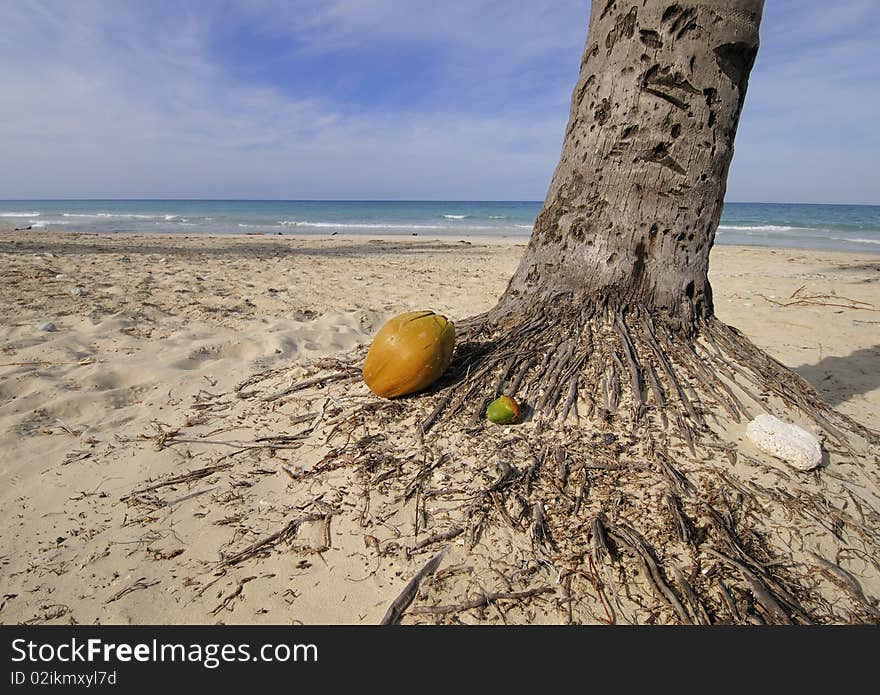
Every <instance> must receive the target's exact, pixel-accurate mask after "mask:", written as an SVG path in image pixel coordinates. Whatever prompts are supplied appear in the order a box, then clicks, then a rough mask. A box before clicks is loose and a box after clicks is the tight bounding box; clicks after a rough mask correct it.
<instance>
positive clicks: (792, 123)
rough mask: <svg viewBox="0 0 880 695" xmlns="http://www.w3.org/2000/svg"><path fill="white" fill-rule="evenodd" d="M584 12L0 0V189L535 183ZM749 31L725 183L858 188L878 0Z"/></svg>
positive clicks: (371, 3) (836, 194)
mask: <svg viewBox="0 0 880 695" xmlns="http://www.w3.org/2000/svg"><path fill="white" fill-rule="evenodd" d="M829 8H830V9H829ZM588 16H589V8H588V2H587V0H577V1H575V0H546V1H545V0H497V1H486V0H447V1H446V2H442V3H434V2H427V1H426V2H418V1H415V0H313V1H306V0H287V1H278V2H274V1H270V0H249V1H247V2H245V1H244V0H241V1H239V2H231V1H228V2H223V1H221V0H203V1H201V2H195V1H191V2H184V1H182V0H178V1H177V2H165V1H163V0H153V1H152V2H141V1H137V2H135V1H130V2H127V1H125V0H118V1H111V0H106V1H103V2H98V1H90V0H77V1H76V2H72V1H67V0H57V1H56V0H41V1H38V0H0V27H2V29H0V94H2V99H0V152H3V166H2V167H0V198H35V197H213V198H284V199H300V198H306V199H334V198H335V199H341V198H345V199H373V198H378V199H469V200H486V199H493V200H541V199H543V197H544V194H545V192H546V189H547V184H548V182H549V180H550V175H551V174H552V171H553V167H554V166H555V164H556V161H557V159H558V156H559V150H560V147H561V143H562V134H563V128H564V125H565V121H566V119H567V117H568V108H569V98H570V94H571V89H572V86H573V84H574V82H575V79H576V77H577V69H578V64H579V60H580V55H581V50H582V48H583V42H584V38H585V35H586V28H587V21H588ZM761 41H762V43H761V49H760V52H759V54H758V59H757V63H756V66H755V69H754V70H753V72H752V78H751V82H750V86H749V93H748V96H747V99H746V105H745V110H744V113H743V117H742V120H741V123H740V130H739V134H738V136H737V140H736V154H735V157H734V162H733V165H732V167H731V172H730V177H729V180H728V195H727V199H728V200H729V201H767V202H827V203H873V204H878V203H880V166H878V164H877V157H878V155H880V134H878V133H880V129H878V128H877V126H876V123H877V120H878V118H877V116H878V106H880V69H878V68H877V63H876V58H877V46H878V45H880V2H878V1H877V0H841V1H840V2H835V3H828V2H825V1H822V0H767V3H766V7H765V11H764V21H763V24H762V32H761Z"/></svg>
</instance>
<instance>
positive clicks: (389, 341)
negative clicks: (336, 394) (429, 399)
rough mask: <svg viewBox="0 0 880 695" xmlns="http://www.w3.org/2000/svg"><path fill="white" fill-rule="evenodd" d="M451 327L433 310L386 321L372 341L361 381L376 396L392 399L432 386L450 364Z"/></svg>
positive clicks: (452, 332)
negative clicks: (362, 380)
mask: <svg viewBox="0 0 880 695" xmlns="http://www.w3.org/2000/svg"><path fill="white" fill-rule="evenodd" d="M454 347H455V326H454V325H453V324H452V323H451V322H450V321H447V319H446V317H445V316H440V315H439V314H435V313H434V312H433V311H411V312H409V313H406V314H400V315H399V316H395V317H394V318H392V319H390V320H389V321H388V322H387V323H386V324H385V325H384V326H382V328H380V329H379V332H378V333H377V334H376V337H375V338H373V343H372V344H371V345H370V350H369V352H367V359H366V360H364V367H363V374H364V381H365V382H366V384H367V386H369V387H370V390H371V391H372V392H373V393H375V394H376V395H377V396H382V397H384V398H394V397H395V396H403V395H406V394H408V393H414V392H415V391H421V390H422V389H425V388H427V387H428V386H430V385H431V384H433V383H434V382H435V381H437V379H439V378H440V376H441V375H442V374H443V372H445V371H446V368H447V367H448V366H449V363H450V361H452V350H453V348H454Z"/></svg>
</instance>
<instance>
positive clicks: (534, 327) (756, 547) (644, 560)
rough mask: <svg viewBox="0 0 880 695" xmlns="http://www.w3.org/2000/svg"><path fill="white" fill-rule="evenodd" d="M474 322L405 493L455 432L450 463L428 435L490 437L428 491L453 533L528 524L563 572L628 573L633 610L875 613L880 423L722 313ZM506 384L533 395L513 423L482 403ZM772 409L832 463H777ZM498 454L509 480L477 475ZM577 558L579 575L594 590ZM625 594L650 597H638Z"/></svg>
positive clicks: (432, 399) (820, 616) (724, 615)
mask: <svg viewBox="0 0 880 695" xmlns="http://www.w3.org/2000/svg"><path fill="white" fill-rule="evenodd" d="M463 328H464V335H463V340H462V342H461V344H460V347H459V350H458V353H457V357H456V360H455V362H454V363H453V367H452V368H451V370H450V372H449V373H448V375H447V377H446V379H445V380H444V382H443V383H442V384H440V385H439V386H438V387H437V389H436V392H435V394H434V395H432V396H427V397H425V396H423V397H419V398H414V399H411V401H412V402H413V403H414V404H417V407H418V408H423V403H424V404H428V403H431V405H432V406H433V407H431V408H430V410H429V411H428V412H427V415H426V416H425V417H424V418H423V419H422V421H421V423H420V425H419V434H420V437H421V438H422V441H423V444H422V446H423V447H424V449H423V451H424V452H425V454H426V460H425V464H424V467H423V468H422V471H421V472H420V473H419V474H417V475H416V476H415V477H414V478H412V479H411V480H410V481H409V482H408V484H407V485H406V488H405V494H404V499H409V498H412V497H413V495H414V494H420V495H422V496H424V495H425V494H426V493H429V492H430V491H431V483H432V481H433V480H435V479H436V478H437V476H438V475H439V476H441V477H442V474H443V472H444V470H446V469H447V468H448V467H450V466H452V465H453V461H454V458H455V455H454V454H453V455H449V454H450V451H449V450H447V451H446V456H445V459H446V460H445V461H442V462H441V460H440V459H439V458H436V457H435V455H434V454H432V453H431V452H433V451H434V450H435V447H436V448H437V450H438V451H440V450H441V448H442V447H444V445H446V444H448V443H450V441H451V437H452V435H453V433H455V435H457V437H458V438H460V439H459V441H460V444H458V446H457V447H456V448H457V449H458V450H462V449H464V450H467V448H468V447H473V449H474V450H475V451H483V450H485V449H486V440H487V439H488V440H489V441H491V442H492V443H493V444H495V446H496V447H497V448H496V450H495V452H493V454H492V455H491V456H489V457H487V459H486V470H484V471H474V472H473V473H474V474H473V476H472V478H471V480H470V481H468V482H470V485H469V486H468V488H469V489H468V492H469V494H468V495H467V496H466V497H465V498H464V499H463V500H462V499H461V498H459V500H460V501H459V502H458V503H456V502H452V500H451V498H450V497H447V496H443V495H439V496H432V497H433V500H432V501H433V502H434V503H435V508H434V510H433V511H432V512H431V513H429V512H427V511H425V503H424V502H422V508H421V511H419V509H418V503H417V513H418V514H421V515H422V516H423V517H427V516H430V515H431V514H433V515H434V516H437V517H438V518H446V519H449V520H450V521H453V522H454V523H452V524H451V528H452V530H453V531H455V534H454V535H455V536H457V535H458V529H459V528H467V529H468V533H467V535H466V538H467V539H468V540H467V544H468V545H469V546H471V547H472V548H473V547H475V546H476V545H477V544H478V543H479V541H480V539H481V538H482V537H484V536H485V535H486V534H487V532H489V531H490V530H492V529H494V528H496V527H501V528H505V529H508V530H510V531H512V532H513V533H515V534H521V535H522V536H523V538H528V541H529V544H530V546H531V547H532V549H533V552H534V553H535V556H536V557H541V558H543V559H544V560H545V561H546V562H548V563H549V564H550V565H551V566H552V567H553V568H555V570H556V571H558V572H562V571H563V568H567V569H568V570H569V571H570V572H574V571H576V570H577V571H583V570H584V567H585V562H586V557H587V556H588V555H592V560H593V564H594V566H595V567H596V568H597V570H598V569H599V568H600V569H601V574H602V577H604V578H603V579H600V580H599V585H600V587H610V586H611V585H615V586H616V591H615V593H616V594H617V595H618V598H616V599H615V603H617V604H618V605H617V611H618V614H619V615H620V616H622V617H624V618H627V617H628V618H629V619H631V620H632V621H633V622H643V621H650V620H662V621H671V622H681V623H700V624H702V623H714V622H725V623H742V622H752V623H791V622H797V623H812V622H840V621H856V622H858V621H876V620H877V619H878V616H880V613H878V610H877V608H878V606H877V601H876V598H868V597H867V596H866V595H865V594H864V593H863V591H862V590H861V587H860V585H859V583H858V581H857V580H856V581H855V583H854V584H853V583H850V582H849V581H847V580H845V579H842V578H845V577H849V576H852V577H853V578H854V575H855V574H858V575H860V576H865V574H866V573H868V574H870V573H871V571H872V568H870V567H869V566H868V564H867V563H865V562H863V561H858V560H855V564H854V565H853V566H852V567H853V574H850V572H849V571H848V570H845V569H843V568H842V567H841V566H840V565H839V562H840V559H839V555H840V551H841V549H842V548H843V547H845V546H849V545H852V546H855V547H860V548H862V549H863V550H864V551H865V552H866V553H868V554H870V553H875V552H876V551H877V550H878V549H880V525H878V515H877V512H876V510H877V509H878V508H880V507H878V502H880V497H878V494H877V493H878V490H880V476H878V472H880V470H878V461H877V452H878V449H877V445H878V443H880V437H878V435H877V434H876V433H874V432H871V431H869V430H867V429H866V428H864V427H862V426H861V425H859V424H858V423H855V422H853V421H852V420H851V419H849V418H847V417H846V416H844V415H842V414H840V413H837V412H836V411H834V410H832V409H830V408H829V407H827V406H826V405H825V404H824V403H823V402H822V400H821V398H820V397H819V396H818V395H817V394H816V392H815V391H814V390H813V388H812V387H811V386H809V384H807V383H806V382H805V381H804V380H802V379H801V378H799V377H798V376H797V375H795V374H794V373H792V372H791V371H789V370H788V369H786V368H785V367H784V366H782V365H781V364H779V363H778V362H776V361H775V360H773V359H772V358H770V357H769V356H767V355H766V354H764V353H763V352H762V351H760V350H759V349H757V348H756V347H755V346H754V345H752V343H751V342H750V341H748V340H747V339H746V338H745V337H744V336H742V334H740V333H739V332H738V331H736V330H735V329H733V328H730V327H728V326H725V325H724V324H722V323H720V322H719V321H717V320H715V319H709V320H707V321H705V322H703V323H701V324H699V325H698V337H697V338H696V339H693V340H691V339H689V338H687V337H681V336H679V335H677V334H675V333H673V332H672V331H670V330H668V329H666V328H665V327H664V326H662V325H658V324H656V323H655V322H654V321H652V319H651V316H650V315H649V314H648V313H647V312H645V311H640V310H634V311H629V312H627V313H626V314H624V313H623V312H621V311H609V310H607V309H594V308H592V307H587V308H583V309H578V310H577V311H566V310H564V309H560V308H553V309H550V310H548V311H544V312H542V313H541V314H539V315H536V316H533V317H527V318H525V319H521V320H518V319H516V318H515V317H512V316H508V317H504V318H501V319H498V318H495V317H493V318H490V317H489V316H485V317H477V318H476V319H473V320H471V321H469V322H467V323H466V324H465V325H464V327H463ZM502 393H506V394H508V395H511V396H514V397H516V398H517V399H518V400H520V401H521V402H522V403H524V404H525V405H526V407H527V411H528V413H529V419H530V420H531V422H530V423H528V424H527V425H522V426H520V427H510V428H508V429H507V430H504V434H502V435H501V436H500V437H499V436H497V435H498V434H500V432H502V430H499V429H498V428H495V427H493V426H492V425H490V424H488V423H486V422H485V420H484V418H483V413H484V410H485V405H486V403H487V402H488V401H489V400H490V399H492V398H495V397H497V396H498V395H500V394H502ZM763 411H767V412H772V413H775V414H777V415H779V416H781V417H783V418H785V419H787V420H789V421H795V422H797V423H799V424H801V425H802V426H805V427H808V428H810V429H812V430H813V431H815V432H817V433H818V434H820V436H821V438H822V439H823V440H824V442H825V447H826V449H828V450H829V451H830V452H832V453H833V454H834V465H832V466H830V467H828V469H827V471H826V470H818V471H817V472H814V473H809V474H804V473H799V472H796V471H794V470H793V469H787V468H786V467H785V466H784V465H781V464H780V465H779V466H772V465H768V464H767V463H765V462H763V461H762V460H761V459H762V455H761V454H759V453H758V452H756V451H754V450H752V449H751V447H750V445H748V444H745V445H743V443H742V435H743V431H744V428H745V424H746V423H747V422H748V421H749V420H750V419H751V418H753V417H754V416H755V415H757V414H758V413H760V412H763ZM374 444H379V442H374ZM370 451H371V447H370V446H368V447H365V448H364V449H363V450H362V451H361V452H360V456H361V457H362V456H364V455H365V454H368V453H369V452H370ZM496 457H498V458H499V459H500V460H498V461H497V466H498V471H499V475H498V477H497V479H495V480H494V481H493V482H491V483H490V484H489V485H487V486H485V487H483V488H482V489H479V484H480V479H481V477H482V475H481V474H483V475H484V474H485V473H487V472H489V471H492V470H493V469H495V463H496V462H495V460H494V459H495V458H496ZM357 458H358V456H356V459H357ZM402 473H403V480H401V482H403V481H404V480H406V474H405V469H403V471H402ZM832 474H833V475H834V476H835V477H832ZM455 479H456V480H457V481H459V482H460V480H461V477H460V476H455ZM384 481H385V484H391V479H389V478H384ZM415 488H417V491H416V492H414V489H415ZM856 490H858V493H856ZM443 502H445V503H446V504H442V503H443ZM436 523H437V522H434V524H436ZM432 525H433V524H432V522H431V520H429V519H427V518H423V519H422V526H423V527H430V526H432ZM435 535H436V537H438V538H445V537H447V535H448V536H449V537H452V536H453V534H452V533H451V532H450V533H449V534H445V533H443V531H442V529H441V530H438V531H435ZM804 554H808V557H810V558H816V559H815V561H814V562H812V563H803V562H802V559H801V556H802V555H804ZM826 563H827V564H826ZM817 568H819V569H820V570H823V571H825V572H826V573H829V574H830V575H833V577H831V578H830V580H831V581H833V582H835V583H836V584H837V585H840V584H842V585H844V586H845V587H846V588H847V590H848V594H849V596H850V598H851V601H850V602H849V604H848V605H846V606H842V605H832V604H830V603H828V602H827V601H826V600H825V599H823V591H822V588H821V583H822V582H821V581H820V580H818V579H817V573H816V569H817ZM573 576H574V577H575V579H574V580H573V581H571V583H570V584H569V587H570V588H569V591H571V592H575V593H577V592H578V591H579V590H580V591H583V590H585V588H586V587H582V586H581V582H580V581H578V580H577V577H578V575H573ZM874 579H875V580H876V577H875V578H874ZM875 583H876V582H875ZM623 593H626V594H627V596H628V597H629V599H630V600H629V601H628V602H626V603H630V604H632V603H633V602H634V603H635V604H636V605H637V606H638V608H634V607H632V606H630V607H624V605H623V604H624V602H622V600H621V599H620V598H619V596H620V595H621V594H623ZM593 610H594V608H590V609H586V612H587V615H589V614H590V613H591V611H593ZM429 612H430V611H427V610H423V611H419V613H421V614H425V613H429ZM574 613H575V615H577V614H578V611H577V610H575V611H574ZM592 614H593V616H594V617H595V616H596V615H599V613H598V611H596V612H593V613H592ZM580 617H581V619H585V616H584V615H583V614H581V615H580Z"/></svg>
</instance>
